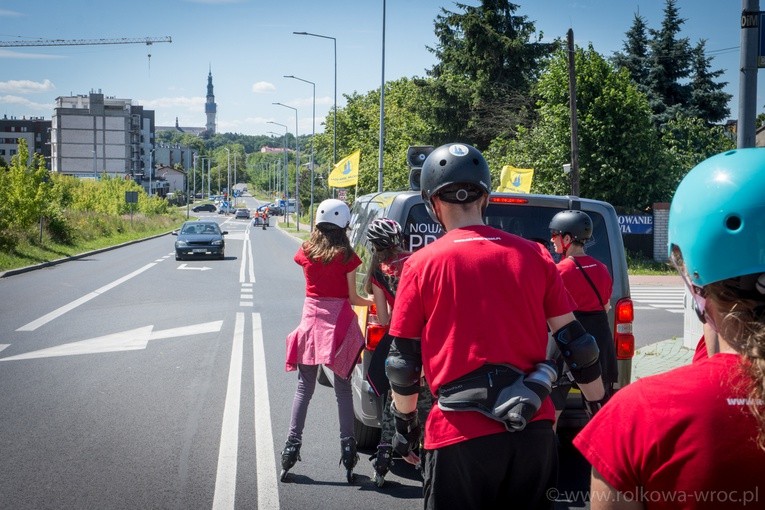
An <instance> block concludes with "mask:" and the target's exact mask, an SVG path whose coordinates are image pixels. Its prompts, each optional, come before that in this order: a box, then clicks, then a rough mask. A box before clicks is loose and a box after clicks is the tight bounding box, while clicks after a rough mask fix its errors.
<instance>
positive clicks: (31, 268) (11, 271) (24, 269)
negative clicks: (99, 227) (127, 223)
mask: <svg viewBox="0 0 765 510" xmlns="http://www.w3.org/2000/svg"><path fill="white" fill-rule="evenodd" d="M170 233H172V230H169V231H167V232H164V233H161V234H156V235H153V236H149V237H142V238H141V239H134V240H132V241H126V242H124V243H120V244H115V245H114V246H107V247H106V248H99V249H97V250H91V251H87V252H85V253H78V254H77V255H71V256H69V257H63V258H60V259H56V260H50V261H48V262H41V263H39V264H33V265H31V266H25V267H19V268H16V269H9V270H7V271H3V272H0V278H5V277H7V276H13V275H17V274H22V273H28V272H29V271H35V270H37V269H44V268H46V267H51V266H56V265H58V264H62V263H64V262H68V261H70V260H77V259H82V258H85V257H89V256H91V255H95V254H97V253H102V252H105V251H109V250H116V249H117V248H122V247H123V246H130V245H131V244H136V243H141V242H143V241H148V240H149V239H156V238H157V237H162V236H166V235H170Z"/></svg>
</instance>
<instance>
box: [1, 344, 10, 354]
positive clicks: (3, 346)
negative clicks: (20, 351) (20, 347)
mask: <svg viewBox="0 0 765 510" xmlns="http://www.w3.org/2000/svg"><path fill="white" fill-rule="evenodd" d="M10 345H11V344H0V352H2V350H3V349H5V348H6V347H8V346H10Z"/></svg>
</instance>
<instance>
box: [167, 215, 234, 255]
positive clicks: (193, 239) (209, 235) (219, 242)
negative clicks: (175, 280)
mask: <svg viewBox="0 0 765 510" xmlns="http://www.w3.org/2000/svg"><path fill="white" fill-rule="evenodd" d="M226 234H228V232H227V231H225V230H224V231H223V232H221V230H220V227H219V226H218V224H217V223H215V222H214V221H187V222H186V223H184V224H183V225H182V226H181V228H180V229H179V230H174V231H173V235H174V236H178V239H176V241H175V260H183V259H185V258H197V257H208V256H209V257H217V258H219V259H223V258H224V257H225V255H224V252H225V248H226V242H225V241H224V239H223V236H225V235H226Z"/></svg>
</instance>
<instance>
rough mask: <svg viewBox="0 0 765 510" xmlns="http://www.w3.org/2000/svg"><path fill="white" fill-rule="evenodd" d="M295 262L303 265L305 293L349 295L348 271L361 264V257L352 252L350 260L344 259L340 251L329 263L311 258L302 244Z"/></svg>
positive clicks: (309, 295)
mask: <svg viewBox="0 0 765 510" xmlns="http://www.w3.org/2000/svg"><path fill="white" fill-rule="evenodd" d="M295 262H297V263H298V264H300V265H301V266H302V267H303V274H304V275H305V295H306V296H308V297H318V298H323V297H334V298H347V297H349V295H348V273H350V272H351V271H354V270H355V269H356V268H357V267H359V266H360V265H361V259H360V258H359V256H358V255H356V253H353V254H352V256H351V258H350V259H349V260H348V262H345V261H344V255H343V254H342V253H338V254H337V255H336V256H335V258H334V259H332V261H331V262H330V263H329V264H325V263H324V262H322V261H321V260H311V259H309V258H308V257H307V256H306V254H305V252H303V247H302V246H301V247H300V248H298V251H297V253H296V254H295Z"/></svg>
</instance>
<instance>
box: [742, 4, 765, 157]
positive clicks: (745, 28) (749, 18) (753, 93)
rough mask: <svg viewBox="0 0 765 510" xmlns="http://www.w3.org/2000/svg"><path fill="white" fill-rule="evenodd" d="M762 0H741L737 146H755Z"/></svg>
mask: <svg viewBox="0 0 765 510" xmlns="http://www.w3.org/2000/svg"><path fill="white" fill-rule="evenodd" d="M759 21H760V0H741V57H740V64H741V65H740V69H741V74H740V81H739V87H738V95H739V99H738V126H737V129H736V132H737V143H736V145H737V147H738V148H739V149H743V148H746V147H754V146H755V125H756V121H757V70H758V68H757V65H758V55H757V54H758V53H759V52H758V42H759V41H758V36H759V35H760V30H762V27H760V26H759V24H760V23H759Z"/></svg>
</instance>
